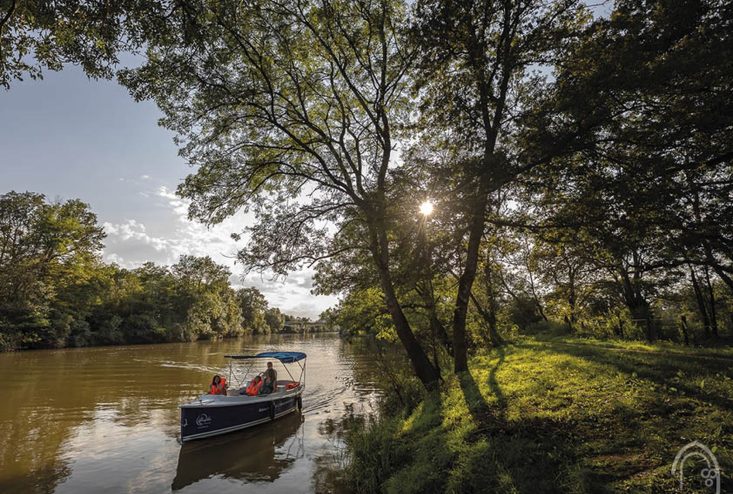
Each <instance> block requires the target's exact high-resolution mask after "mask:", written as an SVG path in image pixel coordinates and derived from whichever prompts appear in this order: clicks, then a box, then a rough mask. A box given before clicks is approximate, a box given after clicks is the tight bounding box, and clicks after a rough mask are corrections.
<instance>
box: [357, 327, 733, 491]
mask: <svg viewBox="0 0 733 494" xmlns="http://www.w3.org/2000/svg"><path fill="white" fill-rule="evenodd" d="M693 440H697V441H700V442H702V443H703V444H705V445H707V446H708V447H710V448H711V449H712V450H713V452H714V453H715V455H716V456H717V458H718V460H719V462H720V464H721V469H722V471H723V475H722V478H723V489H722V491H721V492H729V489H731V477H730V475H731V473H732V472H733V458H732V457H731V454H732V453H733V351H731V350H709V349H688V348H683V347H679V346H664V345H645V344H641V343H622V342H598V341H588V340H573V339H551V340H544V341H543V340H539V339H522V340H519V341H516V342H514V343H513V344H510V345H507V346H505V347H503V348H500V349H497V350H492V351H490V352H487V353H485V354H481V355H478V356H476V357H474V358H473V360H472V362H471V372H470V374H466V375H464V376H462V377H461V378H460V379H459V378H457V377H452V378H451V380H449V381H448V382H446V383H445V385H444V386H443V387H442V389H441V391H440V392H439V393H438V392H436V393H434V394H433V395H431V396H428V397H427V398H426V399H425V400H424V401H423V402H422V403H421V404H420V405H419V406H417V408H415V409H414V410H413V411H411V412H409V413H403V414H401V415H400V416H393V417H384V418H383V419H382V420H381V421H379V422H377V423H374V424H371V426H367V427H365V428H364V430H363V431H362V432H353V433H352V434H351V435H350V439H349V447H350V450H351V453H352V462H351V465H350V467H349V472H348V476H347V478H349V479H350V481H351V482H352V487H353V488H354V489H356V490H358V491H361V492H376V491H386V492H400V493H404V492H499V493H503V492H520V493H525V492H526V493H538V492H563V493H565V492H568V493H572V492H660V493H661V492H676V491H675V488H676V486H677V485H678V484H677V483H676V481H675V479H674V478H673V477H672V476H671V474H670V470H671V467H672V463H673V461H674V458H675V455H676V453H677V451H678V450H679V449H680V448H681V447H682V446H684V445H685V444H687V443H689V442H691V441H693ZM688 466H689V464H688ZM698 471H699V470H698ZM688 484H689V483H688ZM690 492H692V491H690ZM698 492H702V491H698Z"/></svg>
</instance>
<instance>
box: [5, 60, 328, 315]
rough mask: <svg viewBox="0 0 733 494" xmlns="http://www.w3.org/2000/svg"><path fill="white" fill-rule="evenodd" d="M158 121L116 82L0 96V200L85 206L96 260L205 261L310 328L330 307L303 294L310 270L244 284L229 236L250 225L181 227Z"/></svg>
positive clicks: (184, 171) (80, 82)
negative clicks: (30, 197)
mask: <svg viewBox="0 0 733 494" xmlns="http://www.w3.org/2000/svg"><path fill="white" fill-rule="evenodd" d="M161 116H162V114H161V112H160V111H159V110H158V108H157V107H156V106H155V104H153V103H152V102H141V103H138V102H135V101H134V100H133V99H132V98H131V97H130V95H129V94H128V92H127V91H126V90H125V88H123V87H122V86H120V85H119V84H117V83H116V82H114V81H104V80H101V81H100V80H90V79H89V78H87V76H86V75H84V73H83V71H82V70H81V69H79V68H78V67H74V66H69V67H66V68H65V69H64V70H63V71H61V72H47V73H46V74H45V78H44V80H42V81H33V80H29V79H28V80H25V81H22V82H14V83H13V84H12V86H11V88H10V90H9V91H5V90H3V89H2V88H0V194H3V193H6V192H9V191H11V190H15V191H18V192H22V191H33V192H40V193H42V194H45V195H46V197H47V198H48V199H49V200H57V199H58V200H67V199H74V198H79V199H81V200H82V201H84V202H86V203H88V204H89V205H90V207H91V209H92V211H94V212H95V213H96V214H97V219H98V222H99V224H101V225H103V226H104V229H105V232H106V233H107V238H106V239H105V244H106V245H105V248H104V251H103V253H102V255H103V258H104V260H105V261H108V262H115V263H117V264H119V265H120V266H123V267H126V268H134V267H137V266H139V265H141V264H142V263H144V262H146V261H153V262H155V263H158V264H173V263H175V262H176V261H177V259H178V258H179V256H181V255H183V254H193V255H197V256H202V255H209V256H211V257H212V258H213V259H214V260H215V261H216V262H218V263H220V264H224V265H226V266H228V267H229V268H230V270H231V271H232V273H233V275H232V278H231V282H232V285H234V286H235V287H239V286H254V287H256V288H258V289H259V290H260V291H262V293H264V295H265V297H266V298H267V299H268V301H269V303H270V305H271V306H275V307H279V308H280V309H281V310H283V311H284V312H285V313H287V314H290V315H297V316H308V317H311V318H317V317H318V315H319V314H320V313H321V312H322V311H323V310H325V309H326V308H328V307H329V306H331V305H333V304H335V303H336V298H335V297H326V296H315V295H312V294H311V293H310V290H311V288H312V275H313V273H312V271H311V270H303V271H299V272H295V273H292V274H291V275H290V276H288V277H287V278H286V279H285V280H272V278H271V277H270V276H267V275H264V276H262V275H259V274H254V273H250V274H249V275H247V276H246V277H244V276H243V266H242V265H241V264H236V263H235V259H234V257H235V253H236V252H237V250H238V249H240V248H242V247H243V243H242V241H240V242H235V241H234V240H232V238H231V234H232V233H241V231H242V229H243V228H244V227H245V226H246V225H247V224H249V223H250V222H251V221H252V218H251V217H249V216H246V215H243V214H240V215H237V216H235V217H232V218H230V219H228V220H226V221H225V222H223V223H222V224H220V225H216V226H214V227H213V228H210V229H209V228H207V227H205V226H204V225H202V224H200V223H197V222H192V221H189V220H188V219H187V217H186V212H187V207H188V204H187V203H186V201H184V200H182V199H180V198H178V197H177V196H176V195H175V190H176V187H177V186H178V184H179V183H180V182H181V181H182V180H183V179H184V178H185V177H186V175H188V174H189V173H192V172H193V171H194V170H193V169H192V168H190V167H189V166H188V164H187V163H186V161H185V160H184V159H183V158H181V157H179V156H178V151H177V148H176V146H175V145H174V144H173V134H172V133H171V132H169V131H167V130H166V129H164V128H162V127H159V126H158V124H157V122H158V119H159V118H160V117H161Z"/></svg>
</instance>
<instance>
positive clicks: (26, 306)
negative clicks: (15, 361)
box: [0, 192, 104, 346]
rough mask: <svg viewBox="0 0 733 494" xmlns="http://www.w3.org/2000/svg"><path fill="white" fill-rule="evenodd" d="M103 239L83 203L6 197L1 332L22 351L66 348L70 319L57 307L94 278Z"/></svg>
mask: <svg viewBox="0 0 733 494" xmlns="http://www.w3.org/2000/svg"><path fill="white" fill-rule="evenodd" d="M103 238H104V232H103V230H102V228H101V227H99V226H98V225H97V221H96V216H95V215H94V213H92V212H91V211H90V210H89V208H88V206H87V205H86V204H84V203H82V202H81V201H78V200H69V201H66V202H64V203H48V202H46V200H45V197H44V196H43V195H41V194H35V193H32V192H24V193H17V192H9V193H7V194H3V195H1V196H0V328H1V329H2V330H3V331H4V332H6V333H9V334H11V335H12V336H11V339H13V340H15V341H17V344H18V345H20V346H25V345H38V346H47V345H51V346H57V345H58V346H63V345H64V343H65V339H66V337H67V336H68V332H69V325H68V323H69V318H68V317H67V316H66V315H62V314H60V313H59V312H58V310H56V308H55V303H56V301H57V300H58V297H59V293H60V292H61V293H63V292H64V290H67V289H69V288H70V287H72V286H74V285H77V284H79V283H84V282H85V281H87V280H89V279H90V278H91V277H92V276H93V271H94V269H95V268H96V266H97V265H98V263H99V259H98V255H99V250H100V249H101V247H102V239H103Z"/></svg>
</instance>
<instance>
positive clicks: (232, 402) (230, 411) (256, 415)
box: [180, 352, 306, 442]
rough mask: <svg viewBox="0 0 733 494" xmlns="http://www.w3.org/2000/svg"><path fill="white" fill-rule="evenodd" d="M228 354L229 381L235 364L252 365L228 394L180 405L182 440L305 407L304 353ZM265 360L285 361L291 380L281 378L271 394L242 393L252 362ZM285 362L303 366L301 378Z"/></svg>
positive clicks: (251, 425)
mask: <svg viewBox="0 0 733 494" xmlns="http://www.w3.org/2000/svg"><path fill="white" fill-rule="evenodd" d="M225 357H226V358H228V359H230V364H229V382H230V383H231V382H233V378H234V377H235V375H234V372H233V368H232V363H233V362H245V363H248V364H249V366H248V368H247V370H246V371H245V372H244V379H243V380H242V382H241V383H240V384H241V385H242V386H241V387H236V386H234V387H232V388H230V389H228V390H227V394H226V395H210V394H205V395H201V396H199V397H198V398H197V399H196V400H194V401H191V402H189V403H184V404H183V405H180V409H181V442H186V441H191V440H193V439H203V438H205V437H211V436H217V435H219V434H226V433H228V432H234V431H238V430H241V429H246V428H247V427H253V426H255V425H259V424H264V423H266V422H271V421H273V420H276V419H278V418H280V417H283V416H285V415H287V414H289V413H293V412H296V411H297V412H299V411H301V410H302V408H303V399H302V395H303V390H304V389H305V359H306V354H305V353H302V352H263V353H258V354H257V355H225ZM263 359H269V360H277V361H278V362H280V363H281V364H283V367H284V369H285V370H286V372H287V373H288V376H289V377H290V380H278V381H277V386H276V389H275V391H273V392H272V393H270V394H264V395H258V396H248V395H246V394H243V393H244V389H245V387H246V384H247V383H248V382H249V381H248V374H249V370H250V369H251V367H252V364H253V363H255V362H257V361H258V360H259V361H262V360H263ZM301 362H302V364H301ZM285 364H297V365H298V367H300V377H299V378H298V379H297V380H296V379H295V378H294V377H293V375H292V374H291V373H290V369H289V368H288V366H287V365H285Z"/></svg>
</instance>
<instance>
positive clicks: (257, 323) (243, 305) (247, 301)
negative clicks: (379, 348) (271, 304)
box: [237, 287, 270, 334]
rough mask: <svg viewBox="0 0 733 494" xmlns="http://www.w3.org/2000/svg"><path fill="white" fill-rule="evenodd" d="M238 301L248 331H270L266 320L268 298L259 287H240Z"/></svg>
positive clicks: (257, 332)
mask: <svg viewBox="0 0 733 494" xmlns="http://www.w3.org/2000/svg"><path fill="white" fill-rule="evenodd" d="M237 302H238V303H239V307H240V309H241V311H242V326H243V327H244V329H245V330H246V331H249V332H251V333H254V334H264V333H269V332H270V326H269V325H268V324H267V320H266V312H267V300H266V299H265V296H264V295H262V293H261V292H260V291H259V290H258V289H256V288H254V287H252V288H240V289H239V290H237Z"/></svg>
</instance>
